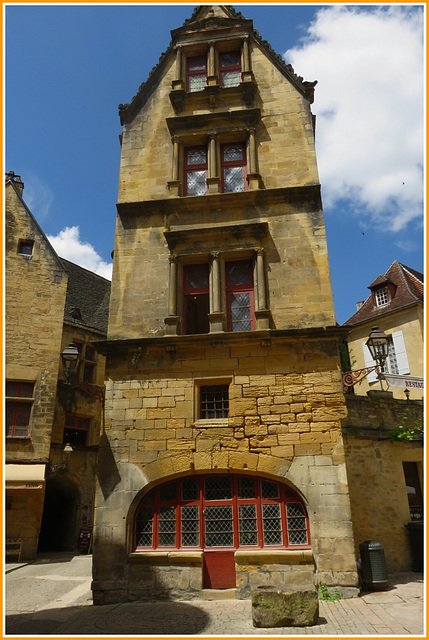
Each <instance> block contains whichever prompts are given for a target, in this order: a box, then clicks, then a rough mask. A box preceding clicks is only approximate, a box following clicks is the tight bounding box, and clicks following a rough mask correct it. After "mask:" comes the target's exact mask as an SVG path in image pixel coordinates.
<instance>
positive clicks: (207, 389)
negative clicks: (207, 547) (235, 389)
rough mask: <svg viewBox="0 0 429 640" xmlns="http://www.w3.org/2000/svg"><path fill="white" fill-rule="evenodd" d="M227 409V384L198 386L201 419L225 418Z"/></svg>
mask: <svg viewBox="0 0 429 640" xmlns="http://www.w3.org/2000/svg"><path fill="white" fill-rule="evenodd" d="M228 410H229V398H228V385H227V384H217V385H209V386H204V387H200V418H201V419H202V420H210V419H218V418H227V417H228Z"/></svg>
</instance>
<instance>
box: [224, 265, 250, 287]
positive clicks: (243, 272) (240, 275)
mask: <svg viewBox="0 0 429 640" xmlns="http://www.w3.org/2000/svg"><path fill="white" fill-rule="evenodd" d="M251 283H252V273H251V263H250V262H248V261H246V262H234V263H233V264H230V265H228V285H229V286H235V285H238V284H251Z"/></svg>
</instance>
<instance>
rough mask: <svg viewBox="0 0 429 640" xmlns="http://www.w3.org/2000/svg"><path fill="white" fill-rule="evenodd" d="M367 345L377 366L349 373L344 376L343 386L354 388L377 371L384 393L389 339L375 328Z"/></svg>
mask: <svg viewBox="0 0 429 640" xmlns="http://www.w3.org/2000/svg"><path fill="white" fill-rule="evenodd" d="M365 344H366V346H367V347H368V349H369V352H370V354H371V358H372V359H373V360H374V361H375V362H376V363H377V364H375V365H374V366H372V367H365V369H356V370H355V371H347V372H346V373H344V374H343V384H344V386H345V387H353V386H354V385H355V384H357V383H358V382H360V381H361V380H363V379H364V378H366V376H367V375H369V374H370V373H372V371H377V374H378V379H379V380H380V386H381V390H382V391H383V382H382V379H383V375H382V369H383V367H384V363H385V362H386V358H387V356H388V349H389V338H388V337H387V336H386V334H385V333H384V331H381V329H379V328H378V327H373V328H372V329H371V333H370V334H369V337H368V340H367V341H366V342H365Z"/></svg>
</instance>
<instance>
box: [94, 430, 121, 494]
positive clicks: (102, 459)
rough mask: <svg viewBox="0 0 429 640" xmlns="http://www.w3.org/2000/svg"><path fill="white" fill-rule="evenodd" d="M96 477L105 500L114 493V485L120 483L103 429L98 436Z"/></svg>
mask: <svg viewBox="0 0 429 640" xmlns="http://www.w3.org/2000/svg"><path fill="white" fill-rule="evenodd" d="M97 477H98V482H99V483H100V487H101V491H102V492H103V496H104V499H105V500H106V499H107V498H108V497H109V496H110V494H111V493H112V492H113V491H114V489H115V487H116V485H117V484H119V482H120V481H121V476H120V474H119V471H118V467H117V465H116V461H115V458H114V456H113V453H112V449H111V447H110V442H109V439H108V437H107V435H106V432H105V431H104V429H103V432H102V434H101V436H100V447H99V450H98V469H97Z"/></svg>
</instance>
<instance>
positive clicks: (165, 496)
mask: <svg viewBox="0 0 429 640" xmlns="http://www.w3.org/2000/svg"><path fill="white" fill-rule="evenodd" d="M176 497H177V482H176V481H174V482H169V483H168V484H163V485H161V486H160V488H159V499H160V500H161V502H164V501H172V500H176ZM169 508H170V507H167V509H169Z"/></svg>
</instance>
